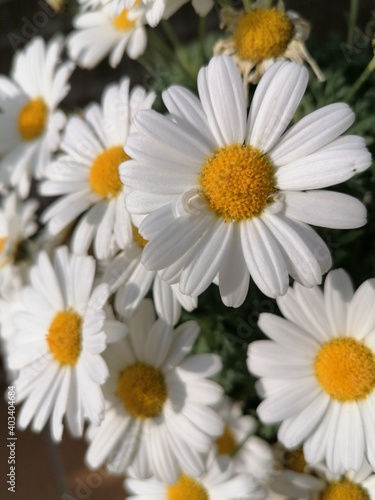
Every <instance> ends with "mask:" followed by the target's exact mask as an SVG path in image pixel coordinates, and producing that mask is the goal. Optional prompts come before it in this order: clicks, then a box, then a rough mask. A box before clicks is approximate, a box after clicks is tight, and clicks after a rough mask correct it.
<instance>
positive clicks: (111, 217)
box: [40, 78, 155, 259]
mask: <svg viewBox="0 0 375 500" xmlns="http://www.w3.org/2000/svg"><path fill="white" fill-rule="evenodd" d="M154 99H155V95H154V94H153V93H148V94H147V93H146V91H145V90H144V89H143V88H141V87H139V86H137V87H135V88H134V89H133V90H132V91H131V92H130V93H129V79H128V78H124V79H123V80H122V81H121V82H120V84H118V85H115V84H112V85H109V86H108V87H107V88H106V89H105V91H104V93H103V97H102V104H101V106H99V105H98V104H91V105H89V106H88V107H87V108H86V109H85V111H84V116H83V118H80V117H78V116H73V117H72V118H70V120H69V121H68V123H67V126H66V130H65V135H64V138H63V140H62V144H61V150H62V151H63V153H64V154H63V155H61V156H60V157H59V158H58V159H57V160H56V161H55V162H53V163H51V164H50V165H49V166H48V168H47V170H46V178H47V180H46V181H44V182H43V183H42V184H41V186H40V192H41V194H43V195H47V196H56V195H61V198H60V199H58V200H56V201H55V202H54V203H52V204H51V205H50V206H49V207H48V208H47V210H46V211H45V212H44V213H43V215H42V221H43V222H45V223H47V222H48V230H49V231H50V232H51V233H52V234H57V233H59V232H60V231H61V230H62V229H64V228H66V227H67V226H68V224H70V223H71V222H72V221H74V220H75V219H76V218H77V217H79V216H80V215H81V214H83V215H82V217H81V218H80V221H79V223H78V225H77V226H76V228H75V231H74V234H73V241H72V249H73V251H74V252H75V253H78V254H82V253H86V252H87V251H88V249H89V247H90V245H91V243H92V241H94V254H95V256H96V257H97V258H98V259H107V258H108V257H109V255H110V253H111V252H112V251H113V242H115V244H116V245H117V248H125V246H126V245H128V244H129V243H130V242H131V241H132V238H133V236H132V226H131V220H130V216H129V214H128V212H127V211H126V208H125V201H124V186H123V185H122V183H121V180H120V177H119V173H118V167H119V165H120V163H122V162H124V161H126V160H127V159H128V158H129V157H128V156H127V155H126V154H125V152H124V149H123V145H124V143H125V140H126V138H127V136H128V133H129V131H131V129H132V126H133V125H132V120H133V118H134V115H135V114H136V113H137V111H138V110H139V109H145V108H150V107H151V105H152V103H153V101H154Z"/></svg>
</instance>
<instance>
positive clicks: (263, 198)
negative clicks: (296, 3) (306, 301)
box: [120, 56, 371, 307]
mask: <svg viewBox="0 0 375 500" xmlns="http://www.w3.org/2000/svg"><path fill="white" fill-rule="evenodd" d="M307 81H308V72H307V70H306V68H304V67H302V66H300V65H297V64H294V63H290V62H277V63H275V64H274V65H273V66H272V67H271V68H270V69H269V70H268V71H267V72H266V73H265V75H264V76H263V78H262V79H261V81H260V83H259V85H258V86H257V88H256V91H255V94H254V98H253V100H252V104H251V108H250V112H249V115H248V118H247V116H246V100H245V95H244V90H243V87H242V83H241V78H240V75H239V72H238V70H237V68H236V66H235V64H234V62H233V61H232V60H231V59H230V58H228V57H227V56H218V57H214V58H213V59H212V60H211V62H210V63H209V65H208V67H206V68H202V69H201V70H200V72H199V75H198V91H199V96H200V101H199V100H198V99H197V98H196V97H195V96H194V95H193V94H192V93H191V92H190V91H188V90H187V89H185V88H183V87H178V86H172V87H170V88H169V89H168V90H166V91H165V92H164V93H163V100H164V103H165V105H166V107H167V109H168V111H169V113H170V115H168V116H162V115H160V114H158V113H156V112H155V111H151V110H149V111H141V112H139V113H138V114H137V116H136V117H135V127H136V129H137V132H136V133H134V134H132V135H131V136H129V138H128V140H127V143H126V145H125V151H126V152H127V154H128V155H129V156H130V157H131V158H132V160H131V161H129V162H127V163H126V164H124V165H122V166H120V176H121V180H122V181H123V183H124V185H125V186H126V190H127V193H128V194H127V196H126V205H127V208H128V210H129V212H130V213H131V214H132V217H134V220H136V219H137V225H139V232H140V234H141V235H142V237H143V238H145V239H146V240H148V243H147V245H146V247H145V249H144V252H143V256H142V261H143V263H144V264H145V266H146V267H147V268H148V269H152V270H162V273H161V277H162V278H163V279H164V280H166V281H167V282H169V283H177V282H178V283H179V284H180V290H181V292H182V293H184V294H186V295H191V296H198V295H199V294H201V293H202V292H203V291H204V290H205V289H206V288H207V287H208V286H209V285H210V283H211V282H213V281H214V280H215V282H218V284H219V288H220V293H221V296H222V299H223V301H224V303H225V304H226V305H228V306H234V307H238V306H239V305H241V303H242V302H243V301H244V299H245V297H246V294H247V291H248V285H249V278H250V276H251V277H252V278H253V280H254V281H255V283H256V284H257V286H258V287H259V288H260V289H261V291H262V292H263V293H264V294H266V295H268V296H270V297H277V296H279V295H283V294H285V293H286V291H287V288H288V284H289V276H288V274H290V275H291V276H292V277H293V278H294V279H295V280H297V281H298V282H300V283H302V284H303V285H304V286H308V287H311V286H314V285H316V284H318V283H320V282H321V278H322V274H323V273H325V272H326V271H327V270H328V269H329V267H330V266H331V256H330V253H329V250H328V248H327V247H326V245H325V244H324V242H323V241H322V239H321V238H320V237H319V236H318V235H317V234H316V232H315V231H314V230H313V229H312V228H311V227H310V226H309V225H308V224H313V225H317V226H323V227H331V228H342V229H343V228H347V229H348V228H354V227H359V226H362V225H364V224H365V222H366V210H365V207H364V206H363V204H362V203H360V202H359V201H358V200H356V199H355V198H352V197H350V196H348V195H345V194H342V193H335V192H332V191H327V190H322V189H321V188H324V187H327V186H331V185H333V184H336V183H340V182H343V181H345V180H347V179H349V178H350V177H352V176H353V175H354V173H356V172H361V171H363V170H365V169H367V168H368V167H369V166H370V164H371V155H370V153H369V152H368V151H367V149H366V148H365V144H364V140H363V139H362V138H361V137H357V136H353V135H348V136H344V137H340V135H341V134H342V133H343V132H344V131H345V130H347V128H348V127H350V125H351V124H352V123H353V120H354V114H353V112H352V111H351V110H350V108H349V107H348V106H347V105H346V104H343V103H341V104H340V103H339V104H331V105H329V106H325V107H323V108H321V109H319V110H317V111H315V112H314V113H311V114H310V115H308V116H306V117H304V118H302V119H301V120H300V121H299V122H298V123H296V124H295V125H294V126H292V127H291V128H290V129H289V130H287V131H286V128H287V126H288V124H289V122H290V120H291V119H292V117H293V115H294V113H295V111H296V109H297V107H298V104H299V102H300V100H301V99H302V96H303V94H304V91H305V88H306V85H307Z"/></svg>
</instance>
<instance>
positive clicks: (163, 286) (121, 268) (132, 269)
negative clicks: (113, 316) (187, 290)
mask: <svg viewBox="0 0 375 500" xmlns="http://www.w3.org/2000/svg"><path fill="white" fill-rule="evenodd" d="M133 236H134V241H133V242H132V243H131V244H130V245H129V246H128V247H127V248H126V249H125V250H123V251H122V252H120V253H118V254H117V255H116V257H114V259H113V260H112V261H111V262H110V263H109V264H108V265H107V266H106V268H105V272H104V275H103V282H105V283H108V285H109V287H110V291H111V292H112V293H113V292H116V295H115V301H114V306H115V309H116V312H117V313H118V314H119V315H120V316H124V317H131V315H132V314H133V313H134V311H135V310H136V309H137V308H138V307H139V304H140V303H141V301H142V300H143V299H144V298H145V296H146V294H147V293H148V291H149V290H150V288H151V287H152V292H153V299H154V305H155V309H156V312H157V315H158V316H159V317H160V318H161V319H163V320H164V321H166V322H167V323H168V324H170V325H175V324H176V323H177V322H178V320H179V319H180V316H181V306H182V307H183V308H184V309H185V310H186V311H192V310H193V309H195V308H196V307H197V299H196V298H193V297H189V296H188V295H183V294H182V293H181V292H180V289H179V286H178V285H169V284H168V283H166V282H165V281H163V280H162V279H161V278H160V276H159V273H157V272H156V271H149V270H148V269H146V268H145V266H144V265H143V264H142V262H141V257H142V251H143V248H144V246H145V245H146V243H147V241H145V240H144V239H143V238H142V236H141V235H140V234H139V233H138V230H137V228H136V227H135V226H133Z"/></svg>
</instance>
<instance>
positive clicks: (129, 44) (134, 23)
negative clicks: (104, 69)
mask: <svg viewBox="0 0 375 500" xmlns="http://www.w3.org/2000/svg"><path fill="white" fill-rule="evenodd" d="M138 3H139V0H133V1H132V5H131V6H130V7H129V9H122V10H121V11H119V12H118V11H117V9H114V6H113V5H111V3H106V4H105V5H97V7H96V8H95V9H93V10H90V11H88V12H81V13H80V14H78V15H77V16H76V17H75V18H74V19H73V25H74V27H75V28H76V30H75V31H73V32H72V33H71V34H70V35H69V36H68V38H67V46H68V52H69V56H70V58H71V59H73V61H76V62H77V64H78V65H79V66H81V67H82V68H87V69H91V68H93V67H94V66H96V65H97V64H98V63H99V62H100V61H101V60H102V59H104V58H105V57H106V56H107V54H110V56H109V64H110V65H111V66H112V68H115V67H116V66H118V64H119V63H120V61H121V59H122V56H123V55H124V52H125V50H126V53H127V55H128V56H129V57H130V59H137V58H138V57H139V56H140V55H142V54H143V52H144V51H145V49H146V45H147V35H146V29H145V26H144V25H145V21H144V9H142V8H141V6H140V5H138Z"/></svg>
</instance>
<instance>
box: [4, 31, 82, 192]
mask: <svg viewBox="0 0 375 500" xmlns="http://www.w3.org/2000/svg"><path fill="white" fill-rule="evenodd" d="M63 43H64V40H63V38H62V37H55V38H53V39H52V40H51V41H50V42H49V43H45V42H44V41H43V40H42V39H41V38H39V37H36V38H34V39H33V40H32V41H31V42H29V43H28V44H27V45H26V47H25V48H24V49H22V50H20V51H18V52H17V53H16V55H15V58H14V60H13V65H12V70H11V74H10V78H7V77H6V76H1V77H0V110H1V111H2V112H1V113H0V185H1V186H2V187H3V188H4V187H5V188H7V187H8V186H12V187H14V188H16V189H17V191H18V193H19V195H20V196H21V197H22V198H26V197H27V196H28V194H29V190H30V182H31V177H33V176H34V177H35V178H36V179H40V178H41V177H42V176H43V174H44V170H45V168H46V166H47V165H48V163H49V161H50V158H51V153H52V152H54V151H56V149H57V148H58V146H59V142H60V130H61V129H62V128H63V126H64V124H65V115H64V113H63V112H62V111H60V110H58V109H57V106H58V104H59V103H60V102H61V101H62V99H63V98H64V97H65V96H66V95H67V93H68V91H69V88H70V87H69V85H68V79H69V77H70V75H71V73H72V71H73V68H74V64H73V63H72V62H66V63H63V64H61V63H59V61H60V55H61V51H62V49H63Z"/></svg>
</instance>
